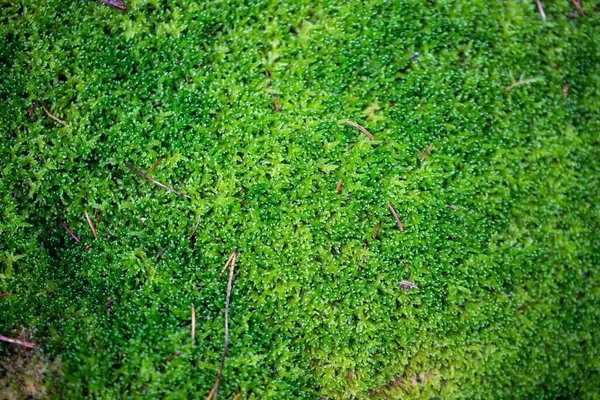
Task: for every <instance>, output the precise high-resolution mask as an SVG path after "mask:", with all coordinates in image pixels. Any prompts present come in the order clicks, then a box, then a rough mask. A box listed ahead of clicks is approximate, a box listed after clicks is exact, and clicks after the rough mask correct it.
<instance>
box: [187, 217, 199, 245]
mask: <svg viewBox="0 0 600 400" xmlns="http://www.w3.org/2000/svg"><path fill="white" fill-rule="evenodd" d="M199 223H200V215H198V219H197V220H196V225H194V229H193V230H192V233H190V237H189V238H188V239H191V238H193V237H194V235H195V234H196V229H198V224H199Z"/></svg>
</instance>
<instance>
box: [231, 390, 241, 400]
mask: <svg viewBox="0 0 600 400" xmlns="http://www.w3.org/2000/svg"><path fill="white" fill-rule="evenodd" d="M241 395H242V391H241V390H240V391H239V392H238V393H237V394H236V395H235V396H234V397H233V400H238V399H239V398H240V397H241Z"/></svg>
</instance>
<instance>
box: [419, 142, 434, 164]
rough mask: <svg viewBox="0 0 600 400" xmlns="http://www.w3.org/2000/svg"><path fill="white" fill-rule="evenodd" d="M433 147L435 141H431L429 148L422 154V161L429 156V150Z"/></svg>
mask: <svg viewBox="0 0 600 400" xmlns="http://www.w3.org/2000/svg"><path fill="white" fill-rule="evenodd" d="M432 147H433V143H430V144H429V146H427V148H426V149H425V151H424V152H423V155H422V156H421V163H422V162H423V161H425V159H426V158H427V156H428V155H429V152H430V151H431V148H432Z"/></svg>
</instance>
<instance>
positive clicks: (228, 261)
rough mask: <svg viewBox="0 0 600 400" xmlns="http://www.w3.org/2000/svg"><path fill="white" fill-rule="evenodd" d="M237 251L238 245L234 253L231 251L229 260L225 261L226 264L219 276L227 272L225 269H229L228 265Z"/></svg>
mask: <svg viewBox="0 0 600 400" xmlns="http://www.w3.org/2000/svg"><path fill="white" fill-rule="evenodd" d="M236 253H237V247H236V248H235V249H234V250H233V253H231V255H230V256H229V259H228V260H227V262H226V263H225V266H224V267H223V269H222V270H221V273H220V274H219V278H220V277H221V275H223V272H225V270H226V269H227V267H228V266H229V264H230V263H231V261H232V260H233V259H234V258H235V254H236Z"/></svg>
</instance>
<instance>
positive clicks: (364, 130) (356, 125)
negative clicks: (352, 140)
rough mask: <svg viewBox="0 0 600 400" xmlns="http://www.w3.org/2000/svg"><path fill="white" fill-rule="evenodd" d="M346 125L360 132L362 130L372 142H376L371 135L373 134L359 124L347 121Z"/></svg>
mask: <svg viewBox="0 0 600 400" xmlns="http://www.w3.org/2000/svg"><path fill="white" fill-rule="evenodd" d="M346 123H347V124H348V125H350V126H353V127H355V128H357V129H358V130H360V131H361V132H362V133H364V134H365V135H367V136H368V137H369V139H371V140H372V141H375V137H374V136H373V135H371V133H370V132H369V131H368V130H366V129H365V128H363V127H362V126H360V125H359V124H357V123H356V122H352V121H346Z"/></svg>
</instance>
